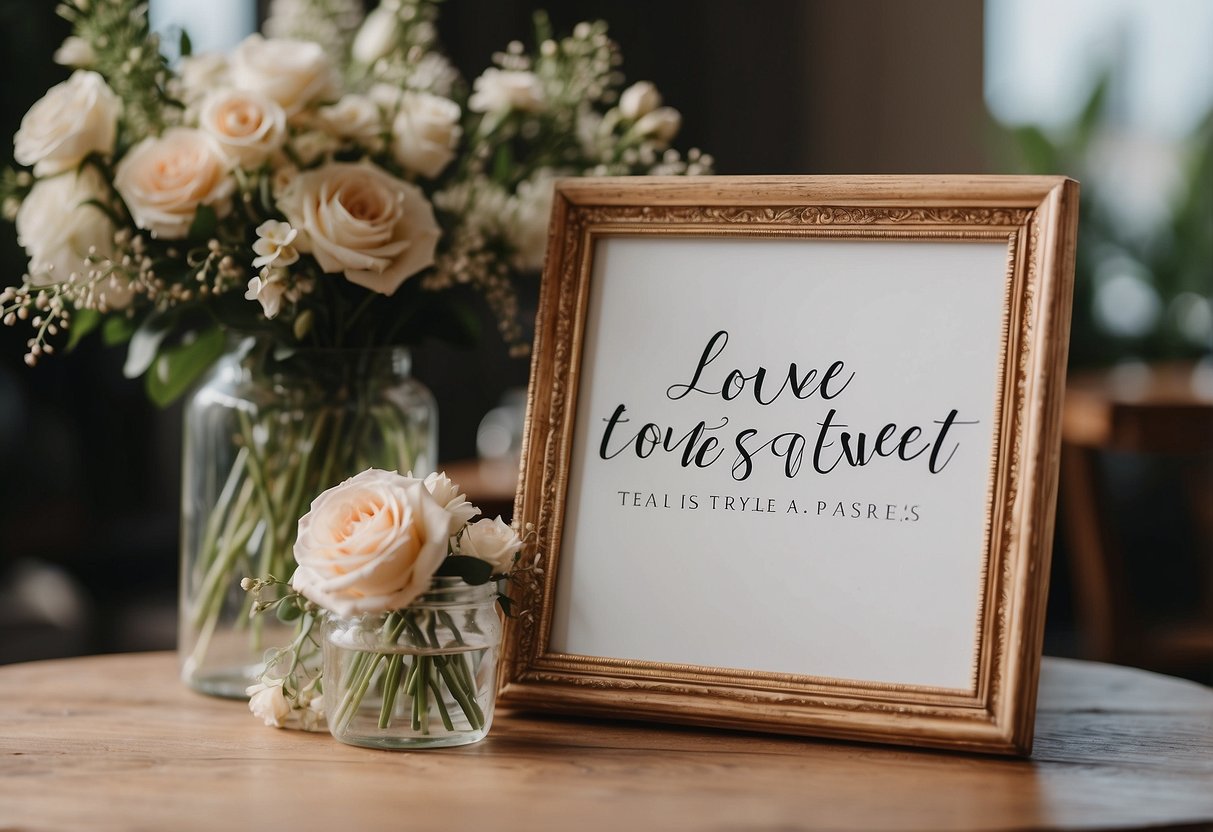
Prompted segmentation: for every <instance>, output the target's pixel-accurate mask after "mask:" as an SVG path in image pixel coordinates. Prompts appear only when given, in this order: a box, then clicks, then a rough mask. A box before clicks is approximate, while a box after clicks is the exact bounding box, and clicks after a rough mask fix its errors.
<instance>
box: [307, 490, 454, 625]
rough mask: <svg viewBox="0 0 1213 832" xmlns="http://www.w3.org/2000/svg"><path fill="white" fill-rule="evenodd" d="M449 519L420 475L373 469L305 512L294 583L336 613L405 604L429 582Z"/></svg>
mask: <svg viewBox="0 0 1213 832" xmlns="http://www.w3.org/2000/svg"><path fill="white" fill-rule="evenodd" d="M450 527H451V515H450V514H449V513H448V512H447V510H446V509H444V508H443V507H442V506H441V505H439V504H438V502H437V501H436V500H435V499H434V497H433V496H432V495H431V494H430V492H429V491H427V490H426V488H425V485H424V484H423V483H422V482H421V481H420V480H418V479H414V478H411V477H402V476H400V475H399V474H395V473H391V472H389V471H380V470H377V469H374V468H372V469H368V470H366V471H363V472H362V473H361V474H358V475H357V476H355V477H351V478H350V479H348V480H346V481H345V482H343V483H341V484H340V485H337V486H334V487H333V488H330V489H329V490H328V491H325V492H324V493H323V494H321V495H320V496H319V497H317V498H316V499H315V500H314V501H313V502H312V507H311V510H310V511H309V512H308V513H307V514H305V515H303V517H301V518H300V520H299V535H298V538H297V539H296V541H295V561H296V563H298V564H299V567H298V568H297V569H296V570H295V574H294V576H293V577H292V578H291V586H293V587H294V588H295V589H296V590H298V591H299V592H301V593H302V594H303V595H305V596H306V597H308V598H310V599H311V600H312V601H315V602H316V603H317V604H319V605H320V606H322V607H324V608H325V609H328V610H331V611H332V612H335V613H337V614H338V615H345V616H350V615H359V614H363V613H380V612H387V611H389V610H396V609H402V608H404V607H407V606H408V605H409V604H410V603H412V602H413V600H414V599H416V598H417V596H419V595H420V594H421V593H423V592H425V591H426V590H427V589H428V588H429V586H430V580H431V579H432V578H433V576H434V573H435V572H436V571H437V570H438V567H439V566H441V565H442V561H443V559H444V558H445V557H446V553H447V543H448V540H449V538H450Z"/></svg>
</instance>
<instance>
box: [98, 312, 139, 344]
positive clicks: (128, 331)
mask: <svg viewBox="0 0 1213 832" xmlns="http://www.w3.org/2000/svg"><path fill="white" fill-rule="evenodd" d="M134 334H135V322H134V321H133V320H131V319H130V318H127V317H125V316H121V315H120V316H118V317H116V318H106V319H105V323H104V324H102V325H101V340H102V341H103V342H104V343H105V345H106V346H107V347H116V346H118V345H119V344H125V343H126V342H127V341H129V340H130V338H131V336H132V335H134Z"/></svg>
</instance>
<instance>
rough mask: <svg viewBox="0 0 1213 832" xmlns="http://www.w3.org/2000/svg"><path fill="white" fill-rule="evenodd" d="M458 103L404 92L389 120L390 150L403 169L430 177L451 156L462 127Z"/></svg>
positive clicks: (438, 170) (449, 161)
mask: <svg viewBox="0 0 1213 832" xmlns="http://www.w3.org/2000/svg"><path fill="white" fill-rule="evenodd" d="M459 115H460V112H459V105H458V104H456V103H455V102H454V101H451V100H450V99H449V98H439V97H438V96H436V95H430V94H429V93H424V92H412V91H408V92H405V93H404V94H403V95H402V96H401V97H400V109H399V110H397V112H396V118H395V119H393V121H392V153H393V154H395V156H396V161H398V162H400V164H402V165H404V167H405V168H406V169H407V170H411V171H413V172H414V173H419V174H421V175H422V176H424V177H426V178H428V179H433V178H434V177H435V176H437V175H438V174H440V173H442V169H443V168H445V167H446V166H447V165H449V164H450V163H451V160H452V159H454V158H455V146H456V145H458V144H459V137H460V136H461V135H463V129H462V128H461V127H460V126H459Z"/></svg>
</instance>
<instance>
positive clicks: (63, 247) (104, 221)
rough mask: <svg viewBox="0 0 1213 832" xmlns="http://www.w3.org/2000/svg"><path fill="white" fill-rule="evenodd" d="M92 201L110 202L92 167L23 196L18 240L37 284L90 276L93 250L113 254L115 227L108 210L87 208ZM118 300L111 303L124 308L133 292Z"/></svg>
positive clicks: (119, 294) (52, 180)
mask: <svg viewBox="0 0 1213 832" xmlns="http://www.w3.org/2000/svg"><path fill="white" fill-rule="evenodd" d="M93 200H95V201H97V202H100V203H102V204H106V203H108V202H110V201H111V198H110V193H109V189H108V188H106V185H105V179H104V178H103V177H102V176H101V174H100V173H98V171H97V169H96V168H94V167H93V166H92V165H89V166H87V167H83V168H81V169H80V170H79V171H69V172H68V173H63V174H60V175H58V176H53V177H51V178H49V179H41V180H39V181H38V182H37V183H36V184H35V185H34V187H33V189H32V190H31V191H30V192H29V194H28V195H27V196H26V197H25V200H24V201H23V202H22V203H21V208H20V209H19V210H18V211H17V242H18V243H20V244H21V245H22V246H23V247H24V248H25V251H26V253H27V254H28V255H29V260H30V263H29V271H30V280H31V281H32V282H33V283H34V285H35V286H45V285H47V284H50V283H63V282H66V281H68V280H69V279H71V276H72V275H73V274H75V275H77V276H79V275H83V274H86V273H87V272H88V271H89V269H90V266H89V265H88V264H87V263H85V258H86V257H87V256H88V254H89V251H90V249H91V250H94V251H95V253H96V254H97V255H99V256H101V257H108V256H109V255H110V254H111V253H112V252H113V250H114V232H115V231H116V230H117V229H115V228H114V224H113V223H112V222H111V221H110V218H109V217H108V216H107V215H106V213H105V212H104V211H102V210H101V209H100V208H98V207H97V206H96V205H90V204H86V203H89V202H90V201H93ZM115 288H120V287H115ZM114 300H116V301H117V302H116V303H115V302H114ZM114 300H111V301H109V305H110V306H111V307H113V308H121V307H122V306H125V305H126V303H125V302H129V301H130V296H129V293H123V292H121V291H119V292H116V293H115V297H114ZM124 301H125V302H124Z"/></svg>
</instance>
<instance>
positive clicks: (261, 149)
mask: <svg viewBox="0 0 1213 832" xmlns="http://www.w3.org/2000/svg"><path fill="white" fill-rule="evenodd" d="M198 126H199V128H201V129H202V131H203V132H204V133H206V134H207V135H208V136H210V137H211V139H212V140H213V141H214V142H215V146H216V147H217V148H218V149H219V153H220V155H222V156H223V158H224V159H226V160H227V161H228V163H229V164H231V165H232V166H233V167H241V168H246V169H250V168H255V167H257V166H258V165H260V164H261V163H262V162H264V161H265V160H266V159H267V158H269V155H270V154H271V153H273V152H274V151H275V150H277V149H278V148H280V147H282V145H283V143H284V142H285V141H286V113H285V112H284V111H283V109H282V108H281V107H279V106H278V103H277V102H276V101H272V100H270V99H268V98H266V97H265V96H264V95H261V94H260V93H255V92H249V91H247V90H216V91H214V92H212V93H210V94H209V95H207V96H206V98H204V99H203V100H202V104H201V106H200V107H199V110H198Z"/></svg>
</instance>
